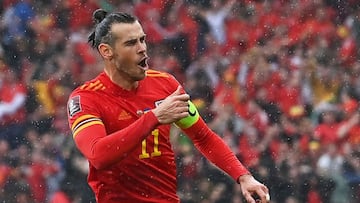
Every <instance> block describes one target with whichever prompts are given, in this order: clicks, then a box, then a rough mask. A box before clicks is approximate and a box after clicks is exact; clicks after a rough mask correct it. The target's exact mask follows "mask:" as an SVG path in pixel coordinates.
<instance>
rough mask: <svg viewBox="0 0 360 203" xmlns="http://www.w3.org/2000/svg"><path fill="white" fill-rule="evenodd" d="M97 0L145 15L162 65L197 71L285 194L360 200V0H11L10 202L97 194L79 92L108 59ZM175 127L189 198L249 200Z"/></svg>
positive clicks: (344, 202) (259, 171)
mask: <svg viewBox="0 0 360 203" xmlns="http://www.w3.org/2000/svg"><path fill="white" fill-rule="evenodd" d="M97 8H104V9H106V10H108V11H124V12H129V13H132V14H135V15H136V16H137V17H138V18H139V20H140V21H141V23H142V25H143V28H144V30H145V32H146V34H147V43H148V49H149V55H150V57H151V59H150V61H149V63H150V67H151V68H152V69H156V70H162V71H166V72H169V73H172V74H174V76H175V77H176V78H177V79H178V80H179V82H181V83H182V84H183V86H184V87H185V89H186V91H187V92H188V93H189V94H190V95H191V98H192V101H193V102H194V104H195V105H196V106H197V108H198V109H199V112H200V113H201V115H202V117H203V118H204V119H205V121H206V122H207V123H208V125H209V126H210V127H211V129H213V130H214V131H215V132H217V133H218V134H219V136H221V137H222V138H223V139H224V140H225V142H226V143H227V144H228V145H229V146H230V147H231V149H232V150H233V151H234V153H235V154H236V155H237V156H238V158H239V160H241V162H242V163H243V164H244V165H245V166H246V167H248V168H249V169H250V170H251V172H252V173H253V175H254V176H255V177H256V178H257V179H259V180H260V181H262V182H264V183H265V184H266V185H267V186H268V187H269V188H270V195H271V198H272V200H271V202H273V203H356V202H360V108H359V107H360V106H359V100H360V60H359V59H360V51H359V50H360V49H359V47H360V3H359V2H358V1H357V0H347V1H338V0H164V1H157V0H122V1H115V0H36V1H35V0H2V1H0V33H1V34H0V202H1V203H89V202H95V200H94V198H93V194H92V192H91V190H89V187H88V185H87V183H86V176H87V167H88V166H87V161H86V160H85V159H84V158H83V157H82V155H81V154H80V153H79V152H78V151H77V150H76V148H75V147H74V143H73V141H72V136H71V132H70V130H69V127H68V122H67V110H66V102H67V99H68V96H69V93H70V92H71V91H72V90H73V89H74V88H75V87H77V86H78V85H80V84H82V83H83V82H84V81H86V80H88V79H91V78H93V77H94V76H96V75H97V74H98V73H99V72H100V71H102V68H103V67H101V65H100V64H101V63H100V62H101V59H100V57H99V55H98V53H97V52H96V50H93V49H92V48H91V47H90V46H89V45H88V44H87V36H88V34H89V33H90V31H92V29H93V21H92V12H93V11H94V10H95V9H97ZM171 136H172V137H171V138H172V142H173V143H174V150H175V152H176V161H177V165H178V194H179V196H180V198H181V200H182V201H181V202H182V203H220V202H221V203H223V202H229V203H242V202H244V201H243V199H242V196H241V194H240V193H241V191H240V190H239V189H240V188H239V186H238V185H237V184H236V183H234V181H233V180H231V179H230V178H229V177H228V176H227V175H225V174H224V173H222V172H220V170H218V168H217V167H216V166H214V165H212V164H211V163H209V162H208V161H206V159H204V158H203V156H202V155H201V154H200V153H199V152H198V151H197V150H196V149H195V148H194V147H193V145H192V143H191V141H189V139H188V138H187V137H186V135H184V134H183V133H182V132H181V131H180V130H179V129H177V128H176V127H174V128H173V131H172V135H171ZM215 153H221V152H215Z"/></svg>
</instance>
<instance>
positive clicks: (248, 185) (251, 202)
mask: <svg viewBox="0 0 360 203" xmlns="http://www.w3.org/2000/svg"><path fill="white" fill-rule="evenodd" d="M238 180H239V183H240V187H241V192H242V194H243V196H244V198H245V199H246V201H247V202H248V203H257V202H261V203H269V202H270V195H269V189H268V188H267V187H266V186H265V185H264V184H262V183H260V182H259V181H257V180H256V179H255V178H254V177H253V176H252V175H242V176H240V177H239V179H238ZM255 196H257V197H258V198H259V199H257V200H255V198H254V197H255Z"/></svg>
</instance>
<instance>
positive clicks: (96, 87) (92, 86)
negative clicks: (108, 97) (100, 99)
mask: <svg viewBox="0 0 360 203" xmlns="http://www.w3.org/2000/svg"><path fill="white" fill-rule="evenodd" d="M104 89H105V85H104V83H103V82H102V81H101V80H100V77H96V78H94V79H91V80H88V81H85V82H84V83H83V84H81V85H79V86H78V87H76V88H75V89H74V90H73V92H72V95H74V94H96V92H99V91H102V90H104Z"/></svg>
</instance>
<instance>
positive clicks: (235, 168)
mask: <svg viewBox="0 0 360 203" xmlns="http://www.w3.org/2000/svg"><path fill="white" fill-rule="evenodd" d="M189 105H190V107H189V114H190V116H188V117H186V118H184V119H181V120H180V121H178V122H176V125H177V126H179V127H180V128H181V129H182V130H183V131H184V132H185V133H186V135H188V136H189V137H190V138H191V140H192V141H193V143H194V145H195V146H196V148H197V149H198V150H199V151H200V152H201V153H202V154H203V155H204V156H205V157H206V158H207V159H208V160H209V161H211V162H212V163H214V164H215V165H217V166H218V167H219V168H221V169H222V170H224V171H225V172H226V173H227V174H229V175H230V176H231V177H232V178H233V179H234V180H235V181H238V178H239V177H240V176H242V175H245V174H250V172H249V171H248V170H247V169H246V168H245V167H244V166H243V165H242V164H241V163H240V161H239V160H238V159H237V157H236V156H235V155H234V153H233V152H232V151H231V149H230V148H229V147H228V146H227V145H226V143H225V142H224V141H223V140H222V139H221V138H220V137H219V136H218V135H217V134H216V133H215V132H213V131H212V130H211V129H210V128H209V127H208V126H207V125H206V123H205V122H204V120H203V119H202V118H201V117H200V115H199V113H198V112H197V110H196V107H195V106H194V104H193V103H192V102H190V101H189Z"/></svg>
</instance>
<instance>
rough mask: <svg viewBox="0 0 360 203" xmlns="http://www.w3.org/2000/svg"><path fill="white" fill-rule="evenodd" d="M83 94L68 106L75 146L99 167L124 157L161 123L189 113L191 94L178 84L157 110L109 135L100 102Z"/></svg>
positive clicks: (171, 121) (71, 100)
mask: <svg viewBox="0 0 360 203" xmlns="http://www.w3.org/2000/svg"><path fill="white" fill-rule="evenodd" d="M81 96H82V97H81V98H82V99H80V96H79V95H77V96H73V97H72V98H71V99H70V102H69V109H71V108H72V109H73V112H72V113H70V114H71V115H70V114H69V123H70V125H71V126H70V127H71V130H72V133H73V137H74V140H75V143H76V146H77V147H78V149H79V150H80V151H81V152H82V153H83V155H84V156H85V157H86V158H87V159H88V160H89V161H90V163H91V164H92V165H93V166H94V167H95V168H98V169H102V168H106V167H108V166H110V165H112V164H114V163H117V162H118V161H120V160H122V159H123V158H124V157H126V155H127V154H128V153H129V152H131V151H132V150H134V149H135V147H137V146H139V144H141V142H142V140H144V139H145V138H146V137H147V136H148V135H150V134H151V131H152V130H154V129H155V128H156V127H157V126H158V125H160V124H169V123H173V122H174V121H176V120H179V119H181V118H184V117H186V116H188V115H189V114H188V106H187V100H188V99H189V95H187V94H183V93H181V88H180V87H178V88H177V89H176V90H175V91H174V92H173V93H172V94H171V95H169V96H168V97H167V98H165V99H164V101H163V102H162V103H161V104H160V105H159V106H157V107H156V108H155V109H152V110H151V111H149V112H148V113H146V114H144V115H143V116H141V117H140V118H139V119H137V120H136V121H135V122H134V123H132V124H131V125H129V126H127V127H126V128H123V129H121V130H119V131H116V132H114V133H112V134H109V135H108V134H107V132H106V130H105V126H104V123H103V121H102V120H101V118H100V116H99V113H97V104H95V103H94V102H91V101H92V99H91V95H86V94H84V93H83V94H82V95H81ZM80 100H81V101H82V103H80ZM87 101H88V102H87ZM70 103H72V104H70ZM71 106H73V107H71ZM80 109H81V110H80ZM69 111H71V110H69Z"/></svg>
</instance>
